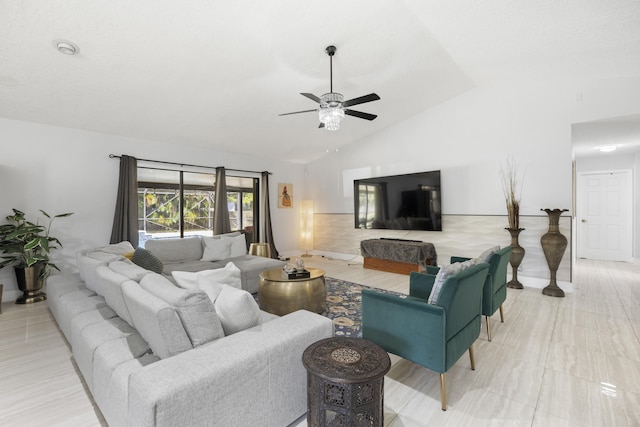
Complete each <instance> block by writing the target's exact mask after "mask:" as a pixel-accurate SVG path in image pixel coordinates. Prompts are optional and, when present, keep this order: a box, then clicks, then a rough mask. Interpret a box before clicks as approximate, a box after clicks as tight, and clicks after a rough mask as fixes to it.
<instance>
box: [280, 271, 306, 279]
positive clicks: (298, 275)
mask: <svg viewBox="0 0 640 427" xmlns="http://www.w3.org/2000/svg"><path fill="white" fill-rule="evenodd" d="M310 277H311V273H310V272H309V271H308V270H293V271H287V270H282V278H283V279H308V278H310Z"/></svg>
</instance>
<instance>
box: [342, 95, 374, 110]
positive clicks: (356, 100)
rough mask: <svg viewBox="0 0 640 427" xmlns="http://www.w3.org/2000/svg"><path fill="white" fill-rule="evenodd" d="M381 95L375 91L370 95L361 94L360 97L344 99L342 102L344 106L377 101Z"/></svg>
mask: <svg viewBox="0 0 640 427" xmlns="http://www.w3.org/2000/svg"><path fill="white" fill-rule="evenodd" d="M379 99H380V97H379V96H378V95H376V94H375V93H370V94H369V95H365V96H361V97H359V98H353V99H350V100H348V101H344V102H343V103H342V106H343V107H351V106H352V105H358V104H364V103H365V102H371V101H377V100H379Z"/></svg>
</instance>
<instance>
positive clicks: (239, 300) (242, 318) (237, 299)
mask: <svg viewBox="0 0 640 427" xmlns="http://www.w3.org/2000/svg"><path fill="white" fill-rule="evenodd" d="M214 304H215V307H216V312H217V313H218V316H219V317H220V322H221V323H222V328H223V329H224V334H225V335H231V334H234V333H236V332H240V331H243V330H245V329H249V328H252V327H254V326H257V325H259V324H260V323H261V321H262V316H261V315H260V308H259V307H258V303H256V300H255V299H253V296H252V295H251V294H250V293H249V292H247V291H244V290H241V289H236V288H232V287H231V286H228V285H222V289H221V291H220V293H219V294H218V296H217V298H216V300H215V302H214Z"/></svg>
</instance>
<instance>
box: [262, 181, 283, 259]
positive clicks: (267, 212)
mask: <svg viewBox="0 0 640 427" xmlns="http://www.w3.org/2000/svg"><path fill="white" fill-rule="evenodd" d="M260 185H261V187H262V188H261V191H260V197H261V200H260V202H261V204H262V212H263V214H262V218H263V221H264V225H263V226H262V227H261V229H262V230H264V231H263V233H264V239H263V240H262V241H263V242H264V243H267V244H268V245H269V247H270V248H271V258H278V256H279V254H278V250H277V249H276V245H275V243H274V242H273V229H272V228H271V209H270V208H269V172H262V179H261V180H260Z"/></svg>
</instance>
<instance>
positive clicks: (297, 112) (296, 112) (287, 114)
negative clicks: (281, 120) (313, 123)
mask: <svg viewBox="0 0 640 427" xmlns="http://www.w3.org/2000/svg"><path fill="white" fill-rule="evenodd" d="M312 111H318V109H315V110H304V111H294V112H293V113H282V114H278V116H289V115H291V114H300V113H311V112H312Z"/></svg>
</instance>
